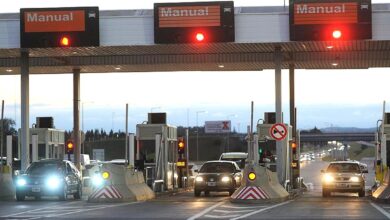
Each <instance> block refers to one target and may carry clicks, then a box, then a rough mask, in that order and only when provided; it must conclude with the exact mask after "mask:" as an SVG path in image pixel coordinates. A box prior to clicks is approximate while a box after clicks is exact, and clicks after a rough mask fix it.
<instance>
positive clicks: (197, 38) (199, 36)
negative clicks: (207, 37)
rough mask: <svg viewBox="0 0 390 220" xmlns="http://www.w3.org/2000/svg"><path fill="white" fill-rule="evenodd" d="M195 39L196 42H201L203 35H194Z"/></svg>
mask: <svg viewBox="0 0 390 220" xmlns="http://www.w3.org/2000/svg"><path fill="white" fill-rule="evenodd" d="M195 38H196V41H198V42H202V41H203V40H204V34H203V33H201V32H199V33H196V36H195Z"/></svg>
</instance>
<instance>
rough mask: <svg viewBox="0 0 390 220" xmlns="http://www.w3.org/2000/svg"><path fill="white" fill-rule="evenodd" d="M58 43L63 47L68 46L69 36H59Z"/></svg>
mask: <svg viewBox="0 0 390 220" xmlns="http://www.w3.org/2000/svg"><path fill="white" fill-rule="evenodd" d="M60 45H61V46H63V47H68V46H70V39H69V37H61V40H60Z"/></svg>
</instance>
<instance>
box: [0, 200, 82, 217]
mask: <svg viewBox="0 0 390 220" xmlns="http://www.w3.org/2000/svg"><path fill="white" fill-rule="evenodd" d="M78 202H82V201H73V202H69V203H67V204H73V203H78ZM61 205H63V204H58V205H53V206H50V207H44V208H39V209H33V210H28V211H24V212H18V213H14V214H10V215H5V216H1V218H7V217H12V216H15V215H21V214H25V213H29V212H35V211H40V210H44V209H47V208H53V207H61ZM65 207H66V206H65Z"/></svg>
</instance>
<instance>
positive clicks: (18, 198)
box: [16, 192, 26, 201]
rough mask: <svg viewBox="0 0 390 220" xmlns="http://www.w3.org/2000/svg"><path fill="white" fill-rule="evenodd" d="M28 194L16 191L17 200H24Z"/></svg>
mask: <svg viewBox="0 0 390 220" xmlns="http://www.w3.org/2000/svg"><path fill="white" fill-rule="evenodd" d="M25 198H26V195H24V194H22V193H18V192H16V201H24V199H25Z"/></svg>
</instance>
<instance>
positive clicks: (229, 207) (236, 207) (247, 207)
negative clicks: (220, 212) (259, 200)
mask: <svg viewBox="0 0 390 220" xmlns="http://www.w3.org/2000/svg"><path fill="white" fill-rule="evenodd" d="M265 207H268V206H265V205H263V206H231V205H222V206H221V208H228V209H253V208H265Z"/></svg>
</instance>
